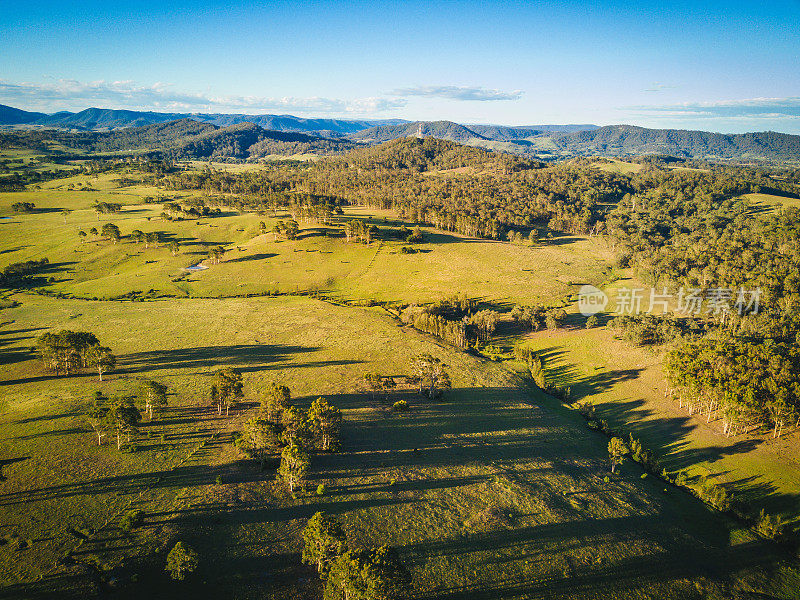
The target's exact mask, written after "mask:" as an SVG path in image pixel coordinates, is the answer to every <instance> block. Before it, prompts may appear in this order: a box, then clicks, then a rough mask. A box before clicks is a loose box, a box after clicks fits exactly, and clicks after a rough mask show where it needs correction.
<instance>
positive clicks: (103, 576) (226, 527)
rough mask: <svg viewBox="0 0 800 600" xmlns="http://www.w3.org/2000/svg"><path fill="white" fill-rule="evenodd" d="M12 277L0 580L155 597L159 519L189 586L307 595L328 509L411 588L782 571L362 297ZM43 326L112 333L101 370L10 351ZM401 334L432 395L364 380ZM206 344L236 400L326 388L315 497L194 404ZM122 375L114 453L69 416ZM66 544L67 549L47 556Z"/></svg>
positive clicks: (5, 332)
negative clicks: (268, 385) (309, 528)
mask: <svg viewBox="0 0 800 600" xmlns="http://www.w3.org/2000/svg"><path fill="white" fill-rule="evenodd" d="M17 298H18V299H19V300H20V301H21V306H19V307H18V308H13V309H5V310H4V311H3V318H4V321H5V324H4V326H3V329H2V330H0V331H2V340H3V347H2V355H0V356H2V358H3V362H4V369H3V375H4V380H3V381H2V384H1V385H2V388H3V396H4V398H5V399H6V400H7V402H8V406H7V408H6V410H5V411H4V415H3V431H4V440H3V454H4V456H6V457H8V458H7V459H6V467H5V475H6V477H7V478H8V479H7V481H5V482H4V483H3V487H2V493H0V504H1V505H2V514H3V533H4V535H5V536H6V540H7V543H6V544H5V545H3V546H0V566H1V568H2V580H3V581H4V582H5V584H6V588H5V591H4V592H0V597H9V598H11V597H14V598H25V597H41V596H40V595H42V594H44V595H46V594H47V593H48V591H52V590H53V588H54V587H57V588H58V589H60V590H62V594H63V595H62V596H61V597H70V593H74V594H75V595H76V596H77V595H83V597H85V595H86V594H89V593H95V592H96V591H97V590H100V589H103V588H104V586H106V585H107V584H108V582H116V583H115V585H116V586H117V588H118V592H117V594H118V595H120V596H121V597H128V595H131V597H132V596H134V595H138V594H141V593H146V594H147V595H148V597H162V596H163V597H174V594H175V593H180V592H179V590H183V591H187V587H188V588H189V589H191V585H188V586H184V587H180V586H178V587H175V586H176V585H178V584H168V583H167V581H166V578H165V576H164V574H163V573H162V571H161V569H162V565H163V560H164V554H165V552H166V550H167V549H168V547H169V546H170V544H172V543H174V541H175V540H176V539H184V540H186V541H188V542H189V543H190V544H191V545H192V546H194V547H195V548H197V549H198V551H199V552H200V554H201V556H202V567H201V573H202V576H201V580H202V584H201V583H200V581H198V582H197V585H202V587H201V588H198V590H197V592H198V593H199V592H200V591H201V589H202V592H203V593H204V594H209V593H215V594H216V593H219V594H223V595H224V596H225V597H231V598H251V597H274V598H295V597H296V598H300V597H306V596H307V595H308V594H311V593H314V590H316V587H317V583H316V580H315V577H314V576H313V574H311V573H310V572H309V571H307V570H306V569H304V568H302V567H301V566H300V565H299V554H298V552H299V545H298V544H299V541H298V533H299V530H300V529H301V527H302V525H303V523H304V520H305V519H306V518H308V517H309V516H310V515H311V514H313V512H315V511H316V510H326V511H328V512H330V513H332V514H335V515H337V516H338V517H340V518H341V519H342V520H343V521H344V523H345V526H346V530H347V532H348V535H349V537H350V539H351V540H352V541H353V542H354V543H358V544H364V545H366V544H373V543H374V544H382V543H388V544H391V545H394V546H396V547H398V549H399V550H400V551H401V553H402V555H403V556H404V557H405V558H406V559H407V561H408V562H409V564H410V565H411V567H412V570H413V573H414V579H415V592H414V597H416V598H462V597H467V596H468V597H480V598H516V597H520V598H522V597H541V596H546V597H553V598H559V597H569V598H598V597H604V598H644V597H653V598H656V597H657V598H672V597H674V598H678V597H680V598H686V597H690V598H703V597H708V596H709V595H715V594H716V595H719V597H722V594H723V592H724V591H725V590H729V589H732V588H731V586H734V587H735V588H736V589H751V588H752V589H755V590H759V591H768V592H769V593H774V594H782V595H786V596H787V597H790V596H791V595H792V594H794V592H793V591H792V590H794V591H795V592H796V591H797V589H798V588H797V587H796V585H797V583H798V582H797V580H796V579H795V575H794V572H793V571H791V570H786V569H785V568H782V567H781V563H782V561H783V560H784V558H785V557H783V556H782V554H781V553H780V552H778V551H777V550H776V549H775V548H774V547H772V546H771V545H769V544H767V543H762V542H759V541H758V540H757V539H755V538H754V537H753V536H752V534H750V533H749V532H747V531H746V530H743V529H741V528H739V527H737V526H736V525H735V524H733V523H731V522H729V521H727V520H725V519H724V518H722V517H719V516H717V515H715V514H713V513H711V512H709V511H708V509H706V508H705V507H704V506H702V505H701V504H699V503H698V502H697V501H695V500H694V499H692V498H690V497H689V496H687V495H685V494H684V493H683V492H680V491H678V490H673V489H672V488H670V489H665V488H664V486H663V484H661V483H660V482H658V481H655V480H653V479H642V478H640V474H641V471H640V469H639V468H638V467H637V466H635V465H633V464H629V465H625V466H624V467H623V469H622V472H621V474H620V475H619V476H618V477H614V478H613V479H611V480H609V481H604V477H605V476H606V475H607V474H608V466H607V462H606V460H605V444H606V440H605V438H603V437H602V436H600V435H598V434H594V433H591V432H589V431H588V430H587V429H586V428H585V427H584V426H583V424H582V421H581V420H580V419H579V418H578V417H576V415H575V414H574V413H572V412H571V411H566V410H564V409H562V408H560V407H559V406H557V405H556V404H554V403H553V401H552V400H550V399H548V398H546V397H542V396H536V395H532V393H531V392H529V391H527V390H526V389H524V387H520V382H519V380H518V379H516V378H515V377H514V376H512V375H511V374H509V372H507V371H505V370H504V369H502V368H501V367H500V366H498V365H495V364H494V363H486V362H483V361H480V360H479V359H476V358H473V357H471V356H469V355H468V354H465V353H462V352H459V351H456V350H453V349H450V348H447V347H441V346H439V345H437V344H435V343H432V342H431V341H430V340H429V339H427V338H426V337H424V336H421V335H420V334H417V333H416V332H413V331H409V330H407V329H404V328H400V327H398V326H397V324H396V323H395V322H394V321H393V320H392V319H391V318H390V317H389V316H387V315H386V314H385V313H383V312H382V311H381V310H380V309H356V308H345V307H335V306H331V305H329V304H325V303H322V302H319V301H314V300H308V299H303V298H274V299H228V300H224V301H222V300H168V301H157V302H147V303H130V302H125V303H120V302H87V301H79V300H55V299H48V298H41V297H35V296H33V297H31V296H24V295H18V296H17ZM61 326H69V327H70V328H72V329H75V330H91V331H94V332H96V333H97V335H98V336H99V337H100V339H101V340H103V341H104V342H105V343H111V344H113V346H114V349H115V351H116V352H117V353H118V355H119V356H120V368H119V369H118V370H117V372H116V373H115V374H113V375H111V376H109V377H107V381H104V382H103V383H102V384H100V383H99V382H97V381H96V377H93V376H91V375H89V374H87V375H85V376H76V377H71V378H54V377H52V376H49V375H47V374H45V373H43V372H42V370H41V367H40V365H39V363H38V362H37V361H36V360H35V359H33V358H32V357H30V355H29V354H28V353H27V349H28V348H29V347H30V345H31V343H32V338H33V336H35V335H36V334H37V333H38V332H40V331H43V330H45V329H44V328H48V327H61ZM112 340H113V341H112ZM423 351H430V352H433V353H435V354H436V355H438V356H440V357H441V358H442V359H443V360H444V361H445V362H447V363H448V365H449V368H450V370H451V373H452V374H453V377H454V389H453V391H452V392H450V393H449V394H448V395H447V397H446V401H445V402H439V403H429V402H424V401H422V400H421V399H420V398H419V397H417V396H416V394H415V393H413V392H412V391H403V390H398V391H396V392H392V393H389V394H387V397H386V398H373V397H371V396H370V395H368V394H366V393H364V392H363V388H362V386H361V375H362V374H363V373H364V372H366V371H375V370H377V371H380V372H383V373H385V374H391V375H396V376H398V375H405V374H408V371H409V361H410V359H411V357H413V356H414V355H415V354H416V353H418V352H423ZM222 365H233V366H237V367H239V368H240V369H241V370H242V371H243V372H244V373H245V383H246V390H247V397H248V400H252V399H253V398H254V396H255V394H254V390H256V389H258V386H259V385H260V384H262V383H263V382H265V381H268V380H277V381H279V382H281V383H284V384H286V385H289V386H290V387H291V388H292V390H293V391H294V395H295V397H296V398H298V402H299V404H300V405H307V404H308V403H309V402H310V400H311V399H313V398H314V397H316V396H318V395H325V396H326V397H327V398H328V399H329V401H330V402H332V403H333V404H335V405H337V406H339V407H341V408H342V409H343V410H344V412H345V418H346V421H345V423H346V426H345V428H344V431H343V439H344V445H343V450H342V452H341V453H339V454H336V455H330V456H324V457H319V458H318V459H317V460H315V462H314V466H313V469H312V476H311V482H310V483H311V488H312V489H313V488H314V487H315V486H316V485H317V484H319V483H325V484H326V486H327V488H328V492H327V493H326V494H325V496H322V497H319V496H316V495H314V494H310V495H303V496H301V497H299V498H298V499H297V500H292V499H290V498H287V497H286V496H284V495H282V494H279V493H276V492H275V491H274V488H273V486H272V484H271V479H272V477H273V473H274V471H273V469H274V467H271V468H268V469H267V470H265V471H262V470H260V469H259V468H258V467H257V466H256V465H255V464H252V463H249V462H248V461H243V460H242V458H241V457H240V456H239V455H238V453H237V452H236V451H235V449H234V448H233V447H232V445H231V444H230V443H229V442H230V432H231V431H232V430H234V429H235V428H236V427H237V423H238V422H241V420H243V419H244V418H246V417H247V414H248V413H247V410H250V411H252V410H253V409H252V408H250V409H247V408H246V407H247V406H250V405H249V404H245V405H244V406H243V407H242V408H240V409H237V410H235V411H234V413H233V414H232V415H231V416H230V417H228V418H225V417H217V416H216V413H214V412H213V411H210V410H209V409H208V408H207V400H206V399H205V396H204V393H205V390H206V389H207V386H208V381H209V379H208V374H209V372H210V371H211V370H213V369H214V368H215V367H218V366H222ZM141 375H145V376H147V377H153V378H157V379H159V380H160V381H163V382H165V383H167V384H168V385H169V386H170V388H171V389H172V390H173V391H174V396H172V398H171V402H170V406H169V407H168V409H167V410H166V411H165V412H164V413H163V414H162V415H161V416H160V417H159V418H158V419H156V420H155V421H154V422H153V423H146V424H145V425H144V426H143V427H142V435H141V436H140V439H139V440H137V445H138V446H139V448H138V450H137V451H136V452H126V453H119V452H117V451H116V450H114V449H112V448H110V447H108V446H104V447H97V446H96V445H94V441H93V436H92V433H91V431H90V430H89V428H88V427H87V426H86V423H85V421H84V419H83V418H82V417H81V413H82V411H83V410H84V409H85V407H86V405H87V398H88V396H89V395H90V394H91V393H92V392H93V391H94V390H96V389H103V390H104V391H106V392H112V391H114V390H124V389H126V388H128V387H129V386H131V385H132V383H133V378H135V377H137V376H141ZM398 398H406V399H408V400H409V402H410V404H411V405H412V410H411V411H410V412H409V413H407V414H396V413H393V412H391V411H390V410H389V406H390V403H391V402H392V401H394V400H396V399H398ZM131 507H135V508H140V509H142V510H145V511H146V513H147V515H148V516H147V519H146V524H145V526H144V527H143V528H142V529H140V530H137V531H135V532H134V533H133V534H131V535H124V534H122V533H121V532H120V531H119V529H118V527H117V523H118V519H119V515H120V514H122V513H123V512H124V511H125V510H128V509H129V508H131ZM75 532H77V534H76V533H75ZM76 535H77V536H86V539H85V540H83V541H81V539H80V537H76ZM18 539H21V540H23V541H24V544H25V546H26V547H25V548H24V549H22V550H19V549H17V548H18V544H19V542H18V541H17V540H18ZM70 548H74V549H75V554H74V557H75V558H76V559H77V560H78V565H59V564H58V559H59V558H61V557H62V556H63V555H64V552H65V551H66V550H67V549H70ZM134 575H135V577H134ZM40 576H41V579H40V580H39V581H36V579H37V578H38V577H40ZM598 590H602V593H601V595H598Z"/></svg>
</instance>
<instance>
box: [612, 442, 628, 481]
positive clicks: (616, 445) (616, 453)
mask: <svg viewBox="0 0 800 600" xmlns="http://www.w3.org/2000/svg"><path fill="white" fill-rule="evenodd" d="M627 451H628V448H627V446H626V445H625V442H624V441H623V440H622V438H618V437H613V438H611V441H610V442H608V460H609V462H610V463H611V472H612V473H614V472H615V471H616V469H617V465H621V464H622V457H623V456H625V453H626V452H627Z"/></svg>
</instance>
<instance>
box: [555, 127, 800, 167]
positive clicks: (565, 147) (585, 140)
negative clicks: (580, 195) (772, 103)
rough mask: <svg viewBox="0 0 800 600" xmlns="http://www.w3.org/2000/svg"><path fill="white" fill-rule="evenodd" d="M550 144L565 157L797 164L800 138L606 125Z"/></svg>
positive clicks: (784, 135) (562, 137)
mask: <svg viewBox="0 0 800 600" xmlns="http://www.w3.org/2000/svg"><path fill="white" fill-rule="evenodd" d="M553 143H554V144H555V145H556V146H557V147H558V148H560V149H561V150H562V152H566V153H568V154H603V155H609V156H633V155H642V154H671V155H673V156H678V157H684V158H723V159H731V158H736V159H760V160H763V159H766V160H800V136H798V135H790V134H788V133H776V132H774V131H762V132H755V133H739V134H725V133H712V132H709V131H695V130H683V129H647V128H645V127H636V126H634V125H609V126H606V127H600V128H599V129H595V130H593V131H579V132H575V133H570V134H565V135H560V136H556V137H553Z"/></svg>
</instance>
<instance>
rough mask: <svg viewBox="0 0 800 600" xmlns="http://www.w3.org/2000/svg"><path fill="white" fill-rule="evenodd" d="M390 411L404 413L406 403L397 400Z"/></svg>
mask: <svg viewBox="0 0 800 600" xmlns="http://www.w3.org/2000/svg"><path fill="white" fill-rule="evenodd" d="M392 410H396V411H397V412H406V411H407V410H408V402H406V401H405V400H398V401H397V402H395V403H394V404H392Z"/></svg>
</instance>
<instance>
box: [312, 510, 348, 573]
mask: <svg viewBox="0 0 800 600" xmlns="http://www.w3.org/2000/svg"><path fill="white" fill-rule="evenodd" d="M346 550H347V541H346V538H345V534H344V529H343V528H342V525H341V523H339V522H338V521H337V520H336V519H334V518H333V517H329V516H328V515H326V514H325V513H324V512H318V513H315V514H314V516H313V517H311V518H310V519H309V520H308V524H307V525H306V526H305V528H304V529H303V555H302V560H303V562H304V563H305V564H307V565H315V566H316V568H317V571H318V572H319V574H320V576H321V577H322V578H323V579H325V576H326V574H327V572H328V566H329V564H330V562H331V561H332V560H334V559H335V558H336V557H337V556H339V555H341V554H343V553H344V552H345V551H346Z"/></svg>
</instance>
